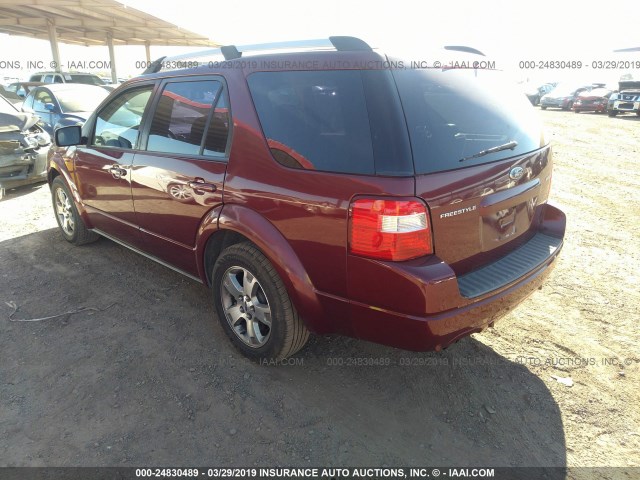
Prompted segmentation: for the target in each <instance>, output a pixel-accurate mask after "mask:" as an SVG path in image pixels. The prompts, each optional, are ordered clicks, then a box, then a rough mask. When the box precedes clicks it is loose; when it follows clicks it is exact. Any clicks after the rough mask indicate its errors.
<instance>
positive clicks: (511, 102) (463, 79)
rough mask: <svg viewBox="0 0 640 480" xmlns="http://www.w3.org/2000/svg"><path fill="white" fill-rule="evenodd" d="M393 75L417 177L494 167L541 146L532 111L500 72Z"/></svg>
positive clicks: (539, 129) (426, 71)
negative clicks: (480, 166) (472, 167)
mask: <svg viewBox="0 0 640 480" xmlns="http://www.w3.org/2000/svg"><path fill="white" fill-rule="evenodd" d="M393 75H394V77H395V79H396V83H397V85H398V91H399V93H400V99H401V100H402V106H403V108H404V112H405V116H406V119H407V125H408V128H409V136H410V140H411V147H412V150H413V157H414V163H415V170H416V173H418V174H424V173H432V172H440V171H445V170H453V169H457V168H460V167H461V166H467V165H478V164H482V163H488V162H493V161H496V160H502V159H505V158H509V157H513V156H516V155H521V154H524V153H527V152H531V151H533V150H536V149H538V148H540V147H542V146H544V140H543V135H542V126H541V123H540V120H539V118H538V116H537V113H536V111H535V110H534V109H533V108H532V106H531V104H530V102H529V101H528V99H527V97H526V96H524V95H522V91H521V90H519V89H518V87H517V86H516V85H513V84H511V83H509V82H507V81H506V79H504V78H503V76H502V74H501V73H500V72H496V71H492V70H474V69H450V70H440V69H423V70H395V71H394V72H393ZM498 147H499V148H498ZM461 161H464V163H460V162H461Z"/></svg>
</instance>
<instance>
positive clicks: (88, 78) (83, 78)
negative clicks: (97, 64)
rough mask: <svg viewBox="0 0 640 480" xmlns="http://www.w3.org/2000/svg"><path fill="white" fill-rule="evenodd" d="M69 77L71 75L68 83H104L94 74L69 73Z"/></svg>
mask: <svg viewBox="0 0 640 480" xmlns="http://www.w3.org/2000/svg"><path fill="white" fill-rule="evenodd" d="M69 77H71V80H69V83H84V84H85V85H104V84H105V83H104V82H103V81H102V79H101V78H100V77H96V76H95V75H77V74H71V75H69Z"/></svg>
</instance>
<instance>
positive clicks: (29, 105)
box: [22, 95, 33, 112]
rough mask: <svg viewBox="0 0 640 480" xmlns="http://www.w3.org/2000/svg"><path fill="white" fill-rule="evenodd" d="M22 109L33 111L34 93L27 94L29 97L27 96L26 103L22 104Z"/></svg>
mask: <svg viewBox="0 0 640 480" xmlns="http://www.w3.org/2000/svg"><path fill="white" fill-rule="evenodd" d="M22 109H23V110H25V111H27V112H32V111H33V95H27V98H25V100H24V103H23V104H22Z"/></svg>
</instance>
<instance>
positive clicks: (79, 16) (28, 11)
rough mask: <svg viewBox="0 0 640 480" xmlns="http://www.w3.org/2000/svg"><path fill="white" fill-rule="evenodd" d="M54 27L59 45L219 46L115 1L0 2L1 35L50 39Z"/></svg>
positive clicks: (19, 0)
mask: <svg viewBox="0 0 640 480" xmlns="http://www.w3.org/2000/svg"><path fill="white" fill-rule="evenodd" d="M51 24H54V25H55V27H56V32H57V37H58V40H59V41H60V42H63V43H70V44H76V45H105V44H106V42H107V38H108V36H109V35H111V36H112V37H113V44H114V45H145V44H147V43H149V44H150V45H167V46H208V47H216V46H219V45H218V44H217V43H215V42H213V41H211V40H210V39H209V38H208V37H206V36H204V35H200V34H197V33H194V32H191V31H189V30H185V29H183V28H180V27H178V26H177V25H174V24H172V23H169V22H166V21H164V20H161V19H159V18H157V17H154V16H153V15H149V14H148V13H145V12H142V11H140V10H136V9H135V8H131V7H128V6H126V5H123V4H122V3H120V2H116V1H115V0H31V1H29V2H24V0H0V33H6V34H9V35H20V36H26V37H32V38H39V39H42V40H48V39H49V33H48V26H49V25H51Z"/></svg>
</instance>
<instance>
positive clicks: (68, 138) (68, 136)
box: [54, 125, 82, 147]
mask: <svg viewBox="0 0 640 480" xmlns="http://www.w3.org/2000/svg"><path fill="white" fill-rule="evenodd" d="M54 138H55V141H56V145H57V146H59V147H70V146H72V145H80V144H81V143H82V128H81V127H80V126H79V125H70V126H68V127H61V128H58V129H56V132H55V134H54Z"/></svg>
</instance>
